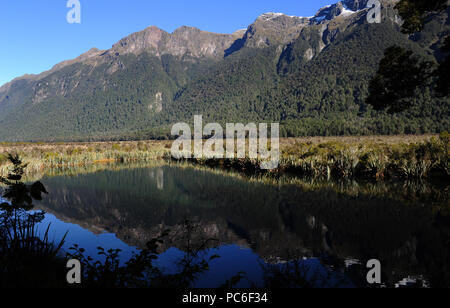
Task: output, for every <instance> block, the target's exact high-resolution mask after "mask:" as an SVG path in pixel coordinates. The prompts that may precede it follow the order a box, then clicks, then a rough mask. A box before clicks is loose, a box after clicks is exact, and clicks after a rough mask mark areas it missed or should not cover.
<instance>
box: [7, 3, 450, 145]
mask: <svg viewBox="0 0 450 308" xmlns="http://www.w3.org/2000/svg"><path fill="white" fill-rule="evenodd" d="M395 2H396V1H390V0H384V1H382V4H383V7H382V22H381V23H380V24H377V23H373V24H370V23H368V22H367V12H368V8H366V6H367V0H362V1H358V0H346V1H342V2H338V3H337V4H334V5H331V6H328V7H325V8H322V9H320V10H319V11H318V13H317V14H316V15H315V16H314V17H311V18H304V17H295V16H286V15H284V14H280V13H267V14H263V15H262V16H260V17H258V18H257V20H256V21H255V22H254V23H253V24H252V25H250V26H249V27H248V29H247V30H246V31H237V32H236V33H233V34H215V33H209V32H204V31H200V30H198V29H195V28H190V27H181V28H180V29H177V30H176V31H175V32H173V33H167V32H165V31H163V30H160V29H158V28H156V27H149V28H147V29H145V30H143V31H141V32H138V33H134V34H132V35H130V36H128V37H126V38H124V39H122V40H121V41H119V42H118V43H117V44H115V45H114V46H113V47H112V48H111V49H110V50H106V51H101V50H97V49H92V50H90V51H89V52H87V53H86V54H84V55H82V56H80V57H79V58H77V59H74V60H71V61H66V62H63V63H60V64H58V65H56V66H55V67H54V68H53V69H52V70H50V71H48V72H44V73H42V74H40V75H32V76H24V77H21V78H17V79H16V80H14V81H12V82H10V83H8V84H6V85H4V86H2V87H1V88H0V140H3V141H6V140H89V139H110V138H153V137H167V136H168V132H169V129H170V126H171V125H172V124H173V123H176V122H180V121H192V119H193V115H195V114H202V115H203V116H204V118H205V120H206V121H215V122H219V123H225V122H238V121H242V122H248V121H280V122H281V123H282V133H283V135H286V136H302V135H343V134H393V133H426V132H440V131H443V130H448V129H449V128H450V122H449V120H448V119H449V118H450V117H449V115H450V104H449V99H448V98H435V97H432V96H431V94H430V93H428V92H427V91H425V92H423V93H421V94H420V95H418V96H417V97H416V98H415V101H414V103H413V107H412V108H411V109H410V110H408V111H405V112H403V113H400V114H396V115H389V114H386V113H384V112H375V111H373V110H372V108H371V107H369V106H368V105H366V104H365V103H364V101H365V98H366V97H367V94H368V84H369V81H370V79H371V78H372V76H373V75H374V74H375V72H376V70H377V66H378V63H379V61H380V59H381V58H382V57H383V53H384V50H385V49H386V48H387V47H389V46H392V45H400V46H405V47H408V48H410V49H412V50H414V51H415V52H416V53H417V54H421V55H423V56H425V57H428V58H429V59H430V60H433V61H434V59H435V57H439V56H440V55H439V48H438V46H439V45H440V44H441V43H442V42H441V41H442V38H443V37H444V35H448V34H449V32H450V31H449V29H450V25H449V24H450V22H449V10H448V9H447V11H446V12H443V13H442V14H440V15H438V16H435V18H433V19H431V20H430V21H429V22H428V23H427V26H426V27H425V30H424V31H422V32H421V33H419V34H416V35H414V36H408V35H405V34H403V33H402V32H401V29H400V28H401V20H400V18H399V17H398V16H397V14H396V12H395V10H394V9H393V6H394V4H395Z"/></svg>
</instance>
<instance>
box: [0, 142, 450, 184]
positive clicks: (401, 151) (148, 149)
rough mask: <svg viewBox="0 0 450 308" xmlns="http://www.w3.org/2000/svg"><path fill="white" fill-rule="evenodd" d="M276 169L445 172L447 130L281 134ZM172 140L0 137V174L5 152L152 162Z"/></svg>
mask: <svg viewBox="0 0 450 308" xmlns="http://www.w3.org/2000/svg"><path fill="white" fill-rule="evenodd" d="M280 143H281V157H280V164H279V168H278V169H277V170H273V171H271V172H270V173H272V174H273V173H294V174H297V175H301V176H308V177H319V178H325V179H330V178H341V179H351V178H368V179H376V180H381V179H386V178H406V179H424V178H435V177H441V178H442V177H443V178H448V177H449V175H450V161H449V143H450V135H449V134H448V133H442V134H441V135H440V136H397V137H348V138H303V139H300V138H292V139H282V140H281V142H280ZM170 149H171V141H139V142H116V143H113V142H95V143H54V144H46V143H2V144H0V174H7V171H8V170H9V168H10V164H8V159H7V154H6V153H10V152H11V153H16V154H19V155H20V156H21V157H22V158H23V159H24V161H26V162H27V163H28V168H27V170H26V172H27V173H28V174H33V173H34V174H36V173H39V172H40V173H42V171H43V170H50V169H52V170H53V173H54V172H56V173H57V171H56V169H65V168H71V167H80V166H81V167H85V168H88V169H89V168H90V169H92V168H93V166H98V165H102V164H106V163H116V162H121V163H127V164H131V163H151V162H155V161H162V160H163V159H165V160H172V158H171V153H170ZM189 162H191V163H194V164H197V165H208V166H214V167H220V168H225V169H235V170H238V171H243V172H245V173H262V172H263V171H262V170H260V169H259V161H258V160H257V159H250V158H245V159H233V160H229V159H222V160H210V159H192V160H189Z"/></svg>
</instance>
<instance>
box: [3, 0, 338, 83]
mask: <svg viewBox="0 0 450 308" xmlns="http://www.w3.org/2000/svg"><path fill="white" fill-rule="evenodd" d="M79 1H80V3H81V24H69V23H68V22H67V20H66V15H67V13H68V12H69V10H70V9H69V8H67V7H66V4H67V0H1V1H0V39H1V47H0V85H2V84H4V83H6V82H8V81H10V80H12V79H13V78H15V77H18V76H22V75H24V74H26V73H29V74H36V73H40V72H42V71H45V70H48V69H50V68H51V67H52V66H53V65H54V64H56V63H58V62H61V61H63V60H67V59H72V58H75V57H77V56H79V55H80V54H82V53H83V52H86V51H87V50H89V49H91V48H92V47H97V48H99V49H108V48H110V47H111V45H112V44H114V43H115V42H117V41H118V40H120V39H121V38H123V37H125V36H127V35H129V34H131V33H133V32H136V31H140V30H142V29H145V28H146V27H148V26H151V25H155V26H157V27H159V28H161V29H163V30H166V31H168V32H172V31H173V30H175V29H176V28H178V27H180V26H182V25H187V26H194V27H198V28H200V29H202V30H205V31H211V32H219V33H232V32H234V31H235V30H238V29H242V28H246V27H247V26H248V25H249V24H251V23H252V22H253V21H254V20H255V19H256V17H257V16H259V15H261V14H262V13H266V12H282V13H285V14H288V15H296V16H312V15H314V14H315V13H316V11H317V10H318V9H319V8H321V7H323V6H325V5H327V4H331V3H334V2H337V0H336V1H334V0H275V1H274V0H257V1H256V0H227V1H216V0H191V1H189V0H165V1H164V0H79Z"/></svg>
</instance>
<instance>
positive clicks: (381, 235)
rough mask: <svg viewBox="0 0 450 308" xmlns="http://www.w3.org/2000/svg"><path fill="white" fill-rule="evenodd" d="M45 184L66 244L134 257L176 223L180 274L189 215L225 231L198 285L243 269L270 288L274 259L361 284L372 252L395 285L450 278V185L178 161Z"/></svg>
mask: <svg viewBox="0 0 450 308" xmlns="http://www.w3.org/2000/svg"><path fill="white" fill-rule="evenodd" d="M41 182H42V183H43V184H44V186H45V187H46V189H47V190H48V192H49V194H48V195H45V196H44V199H43V201H41V202H38V203H37V204H36V206H35V209H42V210H44V211H46V212H47V215H46V218H45V220H44V221H43V224H44V225H48V224H49V223H51V228H50V231H51V234H50V239H54V240H55V241H57V240H59V239H61V237H62V235H63V234H64V233H65V232H66V231H69V233H68V236H67V238H66V243H65V245H64V247H63V248H64V250H66V251H68V250H69V248H70V247H72V246H73V245H74V244H78V245H79V246H80V247H83V248H85V249H86V252H87V254H88V255H90V256H92V257H94V258H99V257H98V256H97V247H98V246H101V247H103V248H108V249H109V248H114V249H117V248H118V249H121V250H122V252H121V254H120V256H121V260H122V262H125V261H127V260H128V259H129V258H130V257H131V255H132V254H133V253H134V252H137V251H138V249H139V248H141V247H144V246H145V243H147V242H148V241H149V240H151V239H153V238H155V237H157V236H158V235H159V233H160V232H161V231H162V230H165V229H171V230H175V231H173V233H171V236H169V237H168V238H167V239H166V241H165V242H164V245H163V247H162V248H161V249H162V251H161V253H162V254H161V255H160V257H159V259H158V261H157V262H158V263H157V264H158V265H159V266H160V267H161V268H163V269H165V270H166V271H167V272H171V271H174V270H175V268H174V264H176V262H177V260H179V259H180V258H181V257H182V256H183V254H184V252H183V251H185V246H186V243H185V242H184V240H183V238H184V237H179V236H177V235H176V234H177V233H176V230H180V225H181V223H182V222H183V221H184V220H185V219H186V218H188V219H190V220H192V221H193V222H195V224H196V225H197V226H198V228H197V229H196V234H195V239H194V242H195V240H197V241H198V242H199V243H200V242H202V241H203V240H204V239H208V238H214V239H217V240H218V242H217V244H215V245H213V246H209V247H208V248H207V249H205V250H204V254H205V256H212V255H219V256H220V258H218V259H215V260H213V261H212V262H211V264H210V267H211V268H210V271H209V272H207V273H206V274H205V275H203V276H202V277H200V279H199V280H198V281H197V282H196V284H195V287H218V286H220V285H222V284H223V283H224V282H225V281H226V280H227V279H229V278H231V277H232V276H234V275H235V274H237V273H238V272H240V271H244V272H245V273H246V277H247V279H245V280H243V281H241V282H240V284H239V285H238V286H240V287H248V286H254V285H256V286H263V285H264V283H265V277H267V275H268V273H269V272H268V271H267V269H268V268H271V269H273V268H282V267H283V266H284V265H286V264H290V263H289V261H292V260H293V259H296V260H301V261H300V263H301V264H302V265H304V266H305V268H308V271H307V273H306V274H305V275H306V276H308V275H312V272H316V273H320V274H322V276H323V277H326V278H324V279H323V280H322V281H321V282H320V285H316V286H320V287H333V286H340V287H351V286H355V285H362V284H364V281H361V277H363V279H365V273H366V272H367V271H368V270H366V268H365V264H366V263H367V261H368V260H370V259H378V260H380V261H381V264H382V273H383V282H384V283H385V284H386V285H388V286H395V285H396V284H398V283H399V282H400V281H403V284H404V283H405V282H408V281H415V280H417V279H419V280H421V279H423V280H424V281H426V285H431V286H443V285H448V278H449V272H450V270H449V266H450V264H449V255H450V253H449V251H450V249H449V234H450V232H449V227H450V222H449V214H448V211H449V210H448V208H449V205H448V202H449V199H448V196H449V192H448V190H449V186H448V183H447V184H442V183H440V184H437V185H436V184H435V185H432V184H424V183H364V184H361V183H356V182H347V183H333V182H330V183H320V182H315V181H314V180H311V181H304V182H300V184H299V183H297V184H296V185H292V184H281V183H279V184H277V185H273V183H272V184H267V183H266V184H265V183H262V182H255V181H248V180H245V179H243V178H241V177H238V176H231V175H230V174H226V173H224V174H221V173H219V172H211V171H208V170H200V169H195V168H186V167H179V166H162V167H148V168H134V169H123V170H116V171H114V170H104V171H99V172H96V173H88V174H81V175H75V176H55V177H45V178H44V179H42V180H41ZM445 212H446V213H447V214H446V215H445V214H443V213H445ZM286 262H287V263H286ZM405 278H407V279H406V280H405ZM408 278H409V279H408Z"/></svg>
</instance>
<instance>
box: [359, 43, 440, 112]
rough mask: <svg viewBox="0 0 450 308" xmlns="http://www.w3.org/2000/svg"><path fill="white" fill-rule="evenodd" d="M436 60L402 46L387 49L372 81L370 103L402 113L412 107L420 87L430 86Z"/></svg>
mask: <svg viewBox="0 0 450 308" xmlns="http://www.w3.org/2000/svg"><path fill="white" fill-rule="evenodd" d="M432 65H433V63H431V62H429V61H423V60H422V59H421V58H420V57H418V56H415V55H413V52H412V51H411V50H405V49H404V48H402V47H399V46H392V47H389V48H388V49H386V51H385V53H384V58H383V59H382V60H381V61H380V64H379V68H378V72H377V74H376V75H375V77H374V78H373V79H372V80H371V81H370V84H369V91H370V95H369V96H368V98H367V103H368V104H370V105H372V106H373V107H374V108H375V110H387V111H388V112H390V113H396V112H402V111H404V110H406V109H408V108H410V107H411V103H412V98H413V97H414V96H415V95H416V94H417V91H418V89H423V87H424V86H427V84H426V83H427V81H428V79H429V78H430V76H431V68H432Z"/></svg>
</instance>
